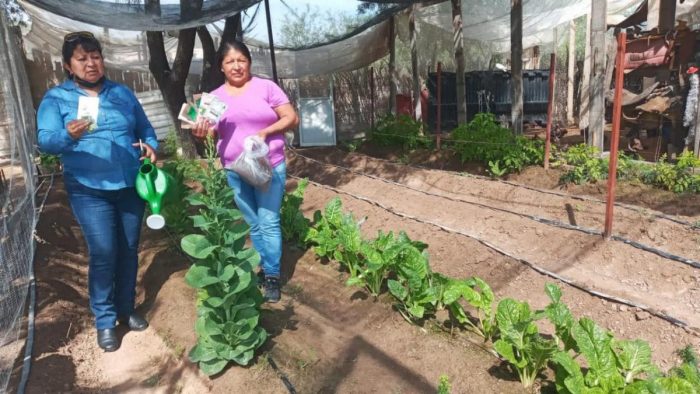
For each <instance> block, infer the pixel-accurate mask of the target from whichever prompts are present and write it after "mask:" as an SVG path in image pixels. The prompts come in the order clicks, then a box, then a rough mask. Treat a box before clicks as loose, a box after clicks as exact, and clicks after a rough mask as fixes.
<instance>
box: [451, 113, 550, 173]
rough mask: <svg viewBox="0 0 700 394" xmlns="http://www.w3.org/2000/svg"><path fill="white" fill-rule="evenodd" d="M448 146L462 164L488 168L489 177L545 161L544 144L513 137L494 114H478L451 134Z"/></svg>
mask: <svg viewBox="0 0 700 394" xmlns="http://www.w3.org/2000/svg"><path fill="white" fill-rule="evenodd" d="M451 140H452V141H451V142H449V145H450V146H451V147H452V148H453V149H454V150H455V151H456V152H457V154H458V155H459V158H460V160H461V161H462V163H466V162H478V163H483V164H484V165H487V166H488V168H489V172H490V173H491V175H493V176H495V177H500V176H503V175H505V174H509V173H513V172H519V171H521V170H522V169H523V168H525V167H526V166H529V165H537V164H542V163H543V162H544V141H541V140H536V139H530V138H526V137H523V136H516V135H514V134H513V132H512V131H511V130H509V129H507V128H504V127H501V126H500V125H499V124H498V122H496V118H495V117H494V116H493V114H488V113H481V114H477V115H476V116H475V117H474V119H473V120H472V121H471V122H469V123H467V124H463V125H460V126H459V127H457V128H456V129H454V130H453V131H452V137H451Z"/></svg>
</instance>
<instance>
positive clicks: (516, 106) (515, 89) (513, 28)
mask: <svg viewBox="0 0 700 394" xmlns="http://www.w3.org/2000/svg"><path fill="white" fill-rule="evenodd" d="M510 65H511V75H512V76H511V82H512V85H511V96H510V97H511V122H512V123H513V132H514V133H515V134H522V133H523V1H522V0H511V1H510Z"/></svg>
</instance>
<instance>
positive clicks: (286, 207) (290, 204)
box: [280, 179, 311, 248]
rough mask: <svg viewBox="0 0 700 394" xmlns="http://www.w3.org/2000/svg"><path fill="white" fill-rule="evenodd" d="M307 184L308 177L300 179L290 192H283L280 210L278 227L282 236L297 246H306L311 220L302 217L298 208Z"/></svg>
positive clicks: (302, 200)
mask: <svg viewBox="0 0 700 394" xmlns="http://www.w3.org/2000/svg"><path fill="white" fill-rule="evenodd" d="M308 185H309V180H308V179H302V180H301V181H299V183H298V184H297V188H296V189H295V190H294V191H293V192H291V193H285V194H284V198H283V200H282V209H281V212H280V227H281V228H282V238H284V239H285V240H286V241H288V242H292V243H293V244H295V245H296V246H297V247H299V248H304V247H305V246H306V241H305V240H306V238H307V235H308V233H309V228H310V227H311V221H310V220H309V219H307V218H306V217H304V214H303V213H301V210H300V209H299V208H300V207H301V204H302V202H304V192H305V191H306V187H307V186H308Z"/></svg>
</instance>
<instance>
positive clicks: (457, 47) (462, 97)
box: [452, 0, 467, 125]
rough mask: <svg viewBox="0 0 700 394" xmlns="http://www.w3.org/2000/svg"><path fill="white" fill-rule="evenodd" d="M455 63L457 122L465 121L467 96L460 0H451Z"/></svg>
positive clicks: (462, 122)
mask: <svg viewBox="0 0 700 394" xmlns="http://www.w3.org/2000/svg"><path fill="white" fill-rule="evenodd" d="M452 30H453V32H454V36H453V37H454V43H453V47H454V53H455V65H456V66H457V84H456V86H455V88H456V89H457V124H458V125H460V124H464V123H467V97H466V94H467V92H466V86H465V85H466V83H465V80H464V33H463V32H462V0H452Z"/></svg>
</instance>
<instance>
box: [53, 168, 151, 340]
mask: <svg viewBox="0 0 700 394" xmlns="http://www.w3.org/2000/svg"><path fill="white" fill-rule="evenodd" d="M65 186H66V191H67V192H68V198H69V200H70V204H71V207H72V208H73V213H74V214H75V217H76V219H77V220H78V223H80V228H81V229H82V231H83V236H84V237H85V241H86V242H87V245H88V250H89V252H90V265H89V271H88V287H89V294H90V309H92V313H93V314H94V315H95V326H96V327H97V329H105V328H112V327H114V326H115V325H116V321H117V317H118V316H120V317H121V316H128V315H130V314H131V313H132V312H133V311H134V299H135V296H136V271H137V269H138V245H139V236H140V232H141V220H142V219H143V213H144V208H145V203H144V201H143V200H141V199H140V198H139V196H138V195H137V194H136V191H135V190H134V188H133V187H130V188H125V189H119V190H98V189H92V188H89V187H87V186H84V185H82V184H80V183H79V182H78V181H76V180H75V179H74V178H73V177H72V176H70V175H69V174H66V175H65Z"/></svg>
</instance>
